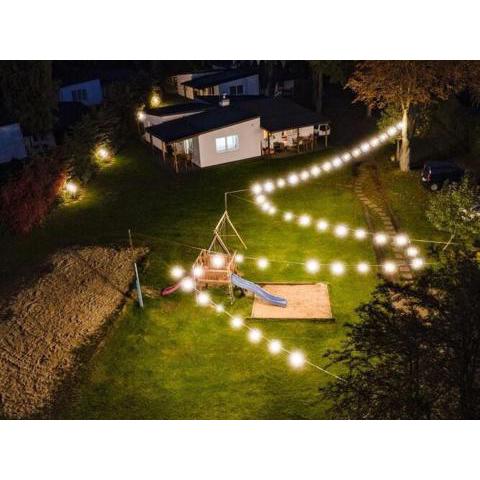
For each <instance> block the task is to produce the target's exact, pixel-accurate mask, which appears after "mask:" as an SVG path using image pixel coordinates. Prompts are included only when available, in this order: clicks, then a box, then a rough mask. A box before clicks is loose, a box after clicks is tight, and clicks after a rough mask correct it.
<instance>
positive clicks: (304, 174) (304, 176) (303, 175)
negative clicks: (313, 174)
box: [300, 170, 310, 180]
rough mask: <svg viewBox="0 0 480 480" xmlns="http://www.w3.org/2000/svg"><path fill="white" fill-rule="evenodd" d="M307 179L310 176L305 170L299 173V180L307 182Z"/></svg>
mask: <svg viewBox="0 0 480 480" xmlns="http://www.w3.org/2000/svg"><path fill="white" fill-rule="evenodd" d="M308 177H310V174H309V173H308V172H307V171H306V170H303V172H302V173H300V178H301V179H302V180H308Z"/></svg>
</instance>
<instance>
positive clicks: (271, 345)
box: [268, 340, 282, 355]
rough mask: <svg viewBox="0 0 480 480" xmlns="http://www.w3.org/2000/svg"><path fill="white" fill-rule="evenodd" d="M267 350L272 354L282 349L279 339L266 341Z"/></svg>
mask: <svg viewBox="0 0 480 480" xmlns="http://www.w3.org/2000/svg"><path fill="white" fill-rule="evenodd" d="M268 351H269V352H270V353H272V354H273V355H277V353H280V352H281V351H282V342H281V341H280V340H270V341H269V342H268Z"/></svg>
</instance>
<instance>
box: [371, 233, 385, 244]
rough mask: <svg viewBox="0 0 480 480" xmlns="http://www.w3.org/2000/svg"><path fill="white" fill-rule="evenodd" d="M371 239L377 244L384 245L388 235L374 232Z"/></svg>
mask: <svg viewBox="0 0 480 480" xmlns="http://www.w3.org/2000/svg"><path fill="white" fill-rule="evenodd" d="M373 241H374V242H375V243H376V244H377V245H385V244H386V243H387V241H388V237H387V235H385V234H384V233H376V234H375V235H374V237H373Z"/></svg>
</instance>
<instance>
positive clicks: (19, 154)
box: [0, 123, 27, 163]
mask: <svg viewBox="0 0 480 480" xmlns="http://www.w3.org/2000/svg"><path fill="white" fill-rule="evenodd" d="M26 156H27V150H26V148H25V143H24V141H23V135H22V130H21V128H20V125H19V124H18V123H12V124H10V125H4V126H2V127H0V163H6V162H9V161H10V160H13V159H22V158H25V157H26Z"/></svg>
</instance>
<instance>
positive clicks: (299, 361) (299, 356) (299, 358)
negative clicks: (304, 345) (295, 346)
mask: <svg viewBox="0 0 480 480" xmlns="http://www.w3.org/2000/svg"><path fill="white" fill-rule="evenodd" d="M305 361H306V360H305V355H304V354H303V353H302V352H299V351H298V350H296V351H294V352H292V353H290V355H289V356H288V362H289V363H290V365H291V366H292V367H293V368H302V367H303V366H304V365H305Z"/></svg>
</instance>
